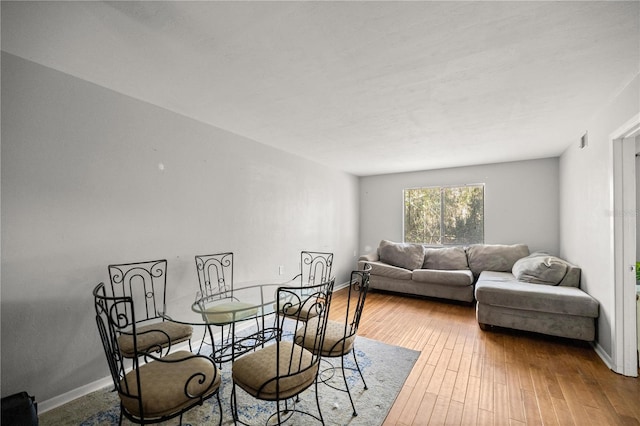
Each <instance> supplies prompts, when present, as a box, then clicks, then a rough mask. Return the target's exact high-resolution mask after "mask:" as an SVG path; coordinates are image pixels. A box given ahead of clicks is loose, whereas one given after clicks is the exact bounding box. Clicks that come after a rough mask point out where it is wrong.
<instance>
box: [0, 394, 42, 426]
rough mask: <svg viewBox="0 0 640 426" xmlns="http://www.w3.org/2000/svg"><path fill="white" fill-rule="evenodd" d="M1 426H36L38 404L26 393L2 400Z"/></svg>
mask: <svg viewBox="0 0 640 426" xmlns="http://www.w3.org/2000/svg"><path fill="white" fill-rule="evenodd" d="M1 423H2V425H4V426H37V425H38V404H37V403H36V402H35V398H34V397H32V396H29V394H28V393H26V392H20V393H16V394H14V395H9V396H6V397H4V398H2V421H1Z"/></svg>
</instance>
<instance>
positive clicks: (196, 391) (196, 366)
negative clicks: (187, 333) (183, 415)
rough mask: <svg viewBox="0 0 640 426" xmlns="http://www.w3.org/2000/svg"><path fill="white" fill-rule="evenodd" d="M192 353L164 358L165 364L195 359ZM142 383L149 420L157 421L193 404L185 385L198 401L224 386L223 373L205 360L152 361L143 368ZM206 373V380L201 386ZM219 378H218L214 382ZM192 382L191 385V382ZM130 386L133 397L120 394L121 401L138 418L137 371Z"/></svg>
mask: <svg viewBox="0 0 640 426" xmlns="http://www.w3.org/2000/svg"><path fill="white" fill-rule="evenodd" d="M193 356H194V354H192V353H191V352H188V351H178V352H174V353H172V354H169V355H167V356H166V357H164V358H162V360H165V361H176V360H184V359H185V358H188V357H193ZM138 371H139V372H140V383H141V388H142V399H143V401H142V407H143V410H144V417H145V419H148V418H157V417H162V416H166V415H170V414H174V413H177V412H178V411H180V410H181V409H183V408H186V407H188V406H189V405H191V404H193V403H194V402H195V400H194V399H193V398H189V397H187V395H185V391H184V389H185V384H186V383H187V382H188V383H189V385H188V386H187V391H188V392H189V393H190V394H191V395H194V396H196V397H198V396H202V397H207V396H209V395H211V394H212V393H214V392H215V391H216V390H217V389H218V388H219V387H220V382H221V376H220V370H218V369H217V368H216V367H215V365H214V364H213V363H212V362H211V361H209V360H207V359H204V358H202V357H197V358H191V359H187V360H184V361H181V362H169V363H167V362H162V361H151V362H149V363H147V364H145V365H143V366H141V367H140V368H139V369H138ZM196 373H204V376H205V380H204V382H203V383H200V380H201V378H202V377H201V375H197V376H195V377H192V376H194V374H196ZM214 376H215V378H214ZM190 377H191V380H190V381H189V378H190ZM120 383H121V386H122V389H123V391H125V392H126V389H127V388H126V384H125V380H124V379H123V380H122V381H121V382H120ZM126 383H128V384H129V392H128V393H129V394H131V395H130V396H128V395H125V394H123V393H120V399H121V401H122V405H123V406H124V408H125V409H126V410H127V411H128V412H129V413H131V414H133V415H134V416H137V417H139V416H140V409H139V406H138V400H137V399H136V398H135V397H137V396H138V394H137V378H136V373H135V371H131V372H129V373H127V375H126Z"/></svg>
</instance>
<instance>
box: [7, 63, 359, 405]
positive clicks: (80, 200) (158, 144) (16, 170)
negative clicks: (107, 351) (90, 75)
mask: <svg viewBox="0 0 640 426" xmlns="http://www.w3.org/2000/svg"><path fill="white" fill-rule="evenodd" d="M1 156H2V210H1V213H2V216H1V217H2V224H1V225H2V276H1V280H2V293H1V312H2V395H3V396H5V395H8V394H11V393H14V392H18V391H22V390H26V391H28V392H30V393H32V394H34V395H35V396H36V398H37V399H38V401H46V400H48V399H50V398H53V397H57V396H59V395H61V394H64V393H66V392H69V391H71V390H74V389H76V388H79V387H81V386H84V385H87V384H89V383H91V382H93V381H95V380H97V379H100V378H103V377H105V376H107V375H108V371H107V368H106V362H105V359H104V355H103V353H102V349H101V346H100V343H99V341H98V337H97V330H96V325H95V322H94V314H93V305H92V303H93V302H92V297H91V290H92V289H93V287H94V286H95V285H96V284H97V283H98V282H100V281H106V280H108V275H107V267H106V266H107V264H109V263H117V262H127V261H139V260H150V259H157V258H166V259H168V262H169V268H168V281H169V290H168V293H169V297H171V296H175V295H177V294H188V293H190V292H193V293H195V290H196V288H197V285H198V284H197V280H196V275H195V268H194V260H193V256H194V255H195V254H205V253H213V252H217V251H224V250H231V251H234V252H235V255H236V270H235V272H236V281H242V280H253V279H259V278H262V277H267V278H270V277H273V278H281V279H283V280H284V279H286V278H289V277H290V276H292V275H294V272H295V271H296V270H297V268H298V259H299V252H300V250H302V249H311V250H327V251H333V252H334V253H335V260H336V264H335V268H334V272H335V273H336V275H337V282H345V281H347V279H348V277H347V274H348V272H349V271H350V270H351V269H353V267H354V266H355V264H356V262H355V261H356V259H355V258H354V252H356V251H357V233H358V225H357V224H358V215H359V211H358V179H357V178H356V177H354V176H351V175H348V174H345V173H342V172H339V171H335V170H331V169H327V168H325V167H322V166H319V165H317V164H315V163H312V162H310V161H307V160H304V159H301V158H298V157H295V156H292V155H289V154H286V153H284V152H281V151H278V150H275V149H272V148H269V147H267V146H264V145H261V144H258V143H256V142H253V141H251V140H248V139H245V138H242V137H239V136H237V135H234V134H230V133H228V132H225V131H222V130H220V129H217V128H213V127H211V126H208V125H204V124H202V123H199V122H197V121H194V120H191V119H188V118H185V117H183V116H180V115H177V114H174V113H172V112H169V111H166V110H163V109H160V108H157V107H154V106H151V105H149V104H146V103H144V102H141V101H137V100H135V99H132V98H129V97H126V96H123V95H120V94H118V93H115V92H113V91H110V90H107V89H104V88H102V87H99V86H96V85H93V84H90V83H88V82H86V81H82V80H79V79H77V78H74V77H71V76H69V75H65V74H62V73H60V72H57V71H54V70H51V69H49V68H45V67H42V66H40V65H37V64H35V63H32V62H29V61H25V60H23V59H21V58H18V57H15V56H12V55H9V54H5V53H3V55H2V153H1ZM162 168H163V169H162ZM279 265H283V266H284V267H285V274H284V275H283V276H281V277H278V276H277V274H278V266H279Z"/></svg>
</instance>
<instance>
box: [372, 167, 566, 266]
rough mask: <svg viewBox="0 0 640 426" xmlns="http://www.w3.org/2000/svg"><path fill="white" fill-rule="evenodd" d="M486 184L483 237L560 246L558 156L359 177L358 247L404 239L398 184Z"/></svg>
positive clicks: (537, 247)
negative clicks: (384, 240) (381, 241)
mask: <svg viewBox="0 0 640 426" xmlns="http://www.w3.org/2000/svg"><path fill="white" fill-rule="evenodd" d="M472 183H484V184H485V212H484V216H485V243H488V244H515V243H524V244H527V245H529V249H530V250H531V251H535V250H545V251H548V252H550V253H553V254H557V253H558V249H559V230H558V224H559V219H558V205H559V204H558V159H557V158H547V159H540V160H531V161H518V162H511V163H500V164H490V165H482V166H472V167H459V168H451V169H442V170H431V171H422V172H412V173H397V174H389V175H380V176H370V177H363V178H360V212H361V213H360V252H361V253H369V252H371V251H374V250H376V248H377V247H378V244H379V243H380V240H382V239H388V240H392V241H402V239H403V235H402V190H403V189H406V188H415V187H422V186H435V185H463V184H472Z"/></svg>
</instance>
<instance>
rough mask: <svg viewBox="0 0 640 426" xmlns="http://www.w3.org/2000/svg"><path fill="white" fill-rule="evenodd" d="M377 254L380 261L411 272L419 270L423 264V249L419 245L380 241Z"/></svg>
mask: <svg viewBox="0 0 640 426" xmlns="http://www.w3.org/2000/svg"><path fill="white" fill-rule="evenodd" d="M378 254H379V256H380V261H382V262H384V263H388V264H389V265H393V266H398V267H400V268H405V269H409V270H411V271H413V270H414V269H418V268H420V267H421V266H422V263H423V262H424V247H423V246H422V245H420V244H411V243H394V242H393V241H387V240H382V241H380V246H379V247H378Z"/></svg>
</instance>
